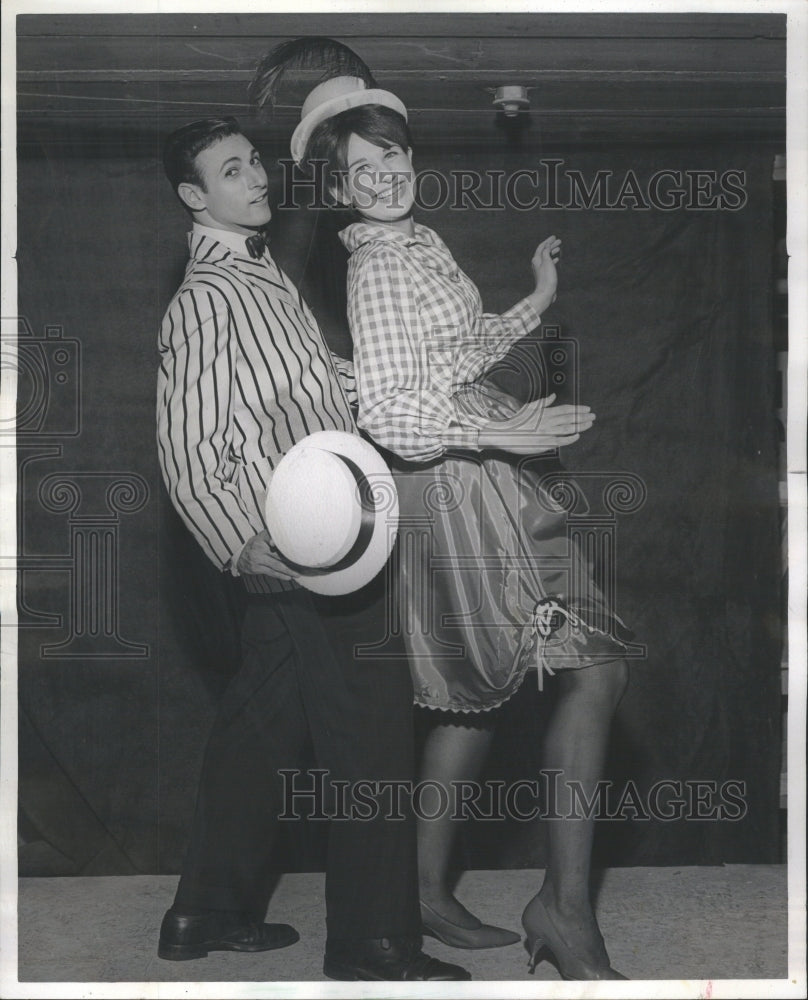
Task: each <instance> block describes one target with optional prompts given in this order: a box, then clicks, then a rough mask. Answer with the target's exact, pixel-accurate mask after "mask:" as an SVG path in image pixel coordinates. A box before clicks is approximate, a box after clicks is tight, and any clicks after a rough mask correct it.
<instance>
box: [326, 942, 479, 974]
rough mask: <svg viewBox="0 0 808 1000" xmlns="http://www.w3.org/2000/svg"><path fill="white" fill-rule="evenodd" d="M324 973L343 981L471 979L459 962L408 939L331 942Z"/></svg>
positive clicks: (327, 947)
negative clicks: (453, 962)
mask: <svg viewBox="0 0 808 1000" xmlns="http://www.w3.org/2000/svg"><path fill="white" fill-rule="evenodd" d="M323 972H324V973H325V975H326V976H328V978H329V979H339V980H341V981H343V982H355V981H357V980H362V981H363V982H425V981H427V980H430V981H433V982H434V981H437V982H453V981H456V980H468V979H471V973H470V972H467V971H466V970H465V969H461V967H460V966H459V965H450V964H449V962H441V961H440V960H439V959H437V958H430V957H429V955H425V954H424V953H423V952H422V951H421V947H420V944H418V942H416V941H413V940H410V939H404V938H373V939H367V940H364V941H329V942H328V944H326V948H325V961H324V962H323Z"/></svg>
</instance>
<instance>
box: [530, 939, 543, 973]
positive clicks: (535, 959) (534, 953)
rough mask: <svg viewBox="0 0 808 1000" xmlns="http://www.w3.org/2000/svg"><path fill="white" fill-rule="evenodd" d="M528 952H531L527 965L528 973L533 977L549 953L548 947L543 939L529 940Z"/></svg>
mask: <svg viewBox="0 0 808 1000" xmlns="http://www.w3.org/2000/svg"><path fill="white" fill-rule="evenodd" d="M527 950H528V951H529V952H530V959H529V961H528V965H527V971H528V972H529V973H530V975H531V976H532V975H533V974H534V973H535V972H536V966H537V965H538V964H539V962H541V961H542V960H543V958H544V954H545V952H546V951H547V945H546V944H545V943H544V941H542V939H541V938H535V939H534V940H533V941H530V939H528V941H527Z"/></svg>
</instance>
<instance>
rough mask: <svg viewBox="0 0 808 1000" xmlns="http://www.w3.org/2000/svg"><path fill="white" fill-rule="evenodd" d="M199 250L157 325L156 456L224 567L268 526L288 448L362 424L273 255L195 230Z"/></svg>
mask: <svg viewBox="0 0 808 1000" xmlns="http://www.w3.org/2000/svg"><path fill="white" fill-rule="evenodd" d="M190 250H191V259H190V261H189V263H188V267H187V269H186V273H185V278H184V280H183V283H182V285H181V286H180V288H179V290H178V291H177V293H176V295H175V296H174V298H173V299H172V301H171V303H170V304H169V307H168V310H167V311H166V314H165V318H164V319H163V324H162V327H161V330H160V337H159V350H160V357H161V364H160V369H159V374H158V388H157V443H158V455H159V460H160V466H161V468H162V472H163V477H164V479H165V483H166V486H167V488H168V492H169V495H170V497H171V500H172V502H173V503H174V506H175V507H176V508H177V510H178V512H179V513H180V515H181V517H182V519H183V521H184V522H185V524H186V525H187V526H188V528H189V529H190V530H191V532H192V533H193V534H194V536H195V537H196V539H197V541H198V542H199V544H200V545H201V546H202V548H203V550H204V551H205V553H206V554H207V555H208V557H209V558H210V559H211V560H212V561H213V562H214V563H215V564H216V565H217V566H218V567H219V568H220V569H227V568H232V561H233V560H234V558H237V557H238V555H239V554H240V553H241V550H242V549H243V547H244V545H245V543H246V542H247V541H248V540H249V539H250V538H252V537H253V536H254V535H256V534H258V533H259V532H260V531H263V530H264V527H265V525H264V519H263V506H264V499H265V496H266V489H267V484H268V477H269V474H270V472H271V470H272V469H273V468H274V467H275V466H276V465H277V463H278V462H279V461H280V459H281V458H282V456H283V455H284V454H285V453H286V452H287V451H288V450H289V449H290V448H291V447H292V446H293V445H294V444H295V443H296V442H297V441H299V440H300V439H301V438H302V437H305V436H306V435H307V434H311V433H313V432H314V431H320V430H342V431H348V432H355V426H354V422H353V417H352V415H351V411H350V408H349V403H350V402H351V401H352V400H353V399H355V382H354V379H353V368H352V365H351V363H350V362H347V361H344V360H342V359H337V358H335V357H333V356H332V355H331V353H330V351H329V350H328V348H327V347H326V345H325V342H324V340H323V337H322V334H321V332H320V330H319V327H318V325H317V322H316V320H315V319H314V317H313V316H312V314H311V312H310V310H309V309H308V307H307V306H306V304H305V302H304V301H303V299H302V298H301V296H300V293H299V292H298V290H297V289H296V288H295V286H294V285H293V284H292V283H291V281H290V280H289V279H288V278H287V276H286V275H285V274H284V273H283V272H282V271H281V270H280V268H279V267H278V266H277V265H276V264H275V262H274V261H273V260H272V258H271V257H270V256H269V254H268V253H267V252H265V254H264V256H263V257H262V258H261V259H259V260H253V259H251V258H250V257H249V256H248V255H247V254H246V252H245V254H244V255H243V256H242V255H241V254H239V253H236V252H234V251H233V250H232V249H230V248H228V247H227V246H225V245H224V244H223V243H220V242H218V241H217V240H216V239H214V238H212V237H210V236H208V235H205V234H204V233H200V232H198V231H196V230H195V231H194V232H193V233H192V234H191V236H190ZM245 583H246V584H247V586H248V589H250V590H264V591H266V590H269V591H272V590H283V589H289V588H290V587H293V586H295V584H291V583H288V582H285V581H281V580H275V579H271V578H269V577H261V578H257V577H255V578H251V579H245Z"/></svg>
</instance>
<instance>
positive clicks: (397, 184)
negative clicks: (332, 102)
mask: <svg viewBox="0 0 808 1000" xmlns="http://www.w3.org/2000/svg"><path fill="white" fill-rule="evenodd" d="M347 152H348V155H347V160H348V173H347V177H346V180H345V190H344V194H345V196H346V198H347V200H350V203H351V204H352V205H353V207H354V208H355V209H356V211H357V212H358V213H359V214H360V215H361V216H362V218H364V219H369V220H371V221H373V222H387V223H389V222H397V221H398V220H399V219H404V218H406V217H407V216H408V215H409V214H410V212H411V211H412V206H413V203H414V200H415V195H414V187H415V183H414V175H413V170H412V159H411V154H412V150H411V149H402V148H401V146H395V145H394V146H390V147H389V148H387V149H384V148H382V147H381V146H374V145H373V143H372V142H368V141H367V139H363V138H362V137H361V136H358V135H352V136H351V138H350V139H349V140H348V151H347Z"/></svg>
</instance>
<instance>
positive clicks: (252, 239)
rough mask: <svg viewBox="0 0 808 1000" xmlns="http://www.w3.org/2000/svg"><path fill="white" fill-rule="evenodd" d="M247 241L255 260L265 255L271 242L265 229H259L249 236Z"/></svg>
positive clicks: (248, 248)
mask: <svg viewBox="0 0 808 1000" xmlns="http://www.w3.org/2000/svg"><path fill="white" fill-rule="evenodd" d="M246 243H247V250H248V251H249V254H250V256H251V257H252V258H253V260H258V259H260V258H261V257H263V256H264V250H266V248H267V244H268V243H269V237H268V236H267V234H266V233H265V232H264V230H259V231H258V232H257V233H255V234H254V235H252V236H248V237H247V239H246Z"/></svg>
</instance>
